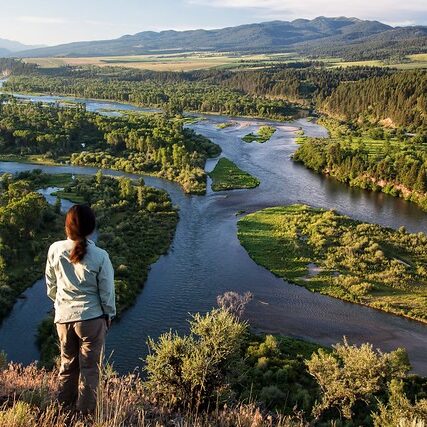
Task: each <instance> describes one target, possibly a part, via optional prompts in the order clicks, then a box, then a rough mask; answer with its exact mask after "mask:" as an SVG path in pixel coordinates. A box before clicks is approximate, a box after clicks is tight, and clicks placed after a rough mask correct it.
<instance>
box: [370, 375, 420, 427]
mask: <svg viewBox="0 0 427 427" xmlns="http://www.w3.org/2000/svg"><path fill="white" fill-rule="evenodd" d="M372 419H373V422H374V426H375V427H394V426H399V427H410V426H411V427H424V426H425V425H426V424H425V420H427V399H421V400H419V401H417V402H416V403H415V404H414V405H412V404H411V402H410V401H409V400H408V398H407V397H406V396H405V393H404V392H403V382H402V381H397V380H392V381H391V382H390V385H389V400H388V404H387V405H384V404H383V403H380V405H379V412H378V413H376V414H372Z"/></svg>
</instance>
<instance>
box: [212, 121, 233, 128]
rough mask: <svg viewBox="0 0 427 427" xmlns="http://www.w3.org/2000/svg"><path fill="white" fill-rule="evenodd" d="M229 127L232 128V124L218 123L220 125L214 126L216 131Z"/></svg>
mask: <svg viewBox="0 0 427 427" xmlns="http://www.w3.org/2000/svg"><path fill="white" fill-rule="evenodd" d="M231 126H234V123H233V122H224V123H220V124H218V125H216V127H217V128H218V129H226V128H229V127H231Z"/></svg>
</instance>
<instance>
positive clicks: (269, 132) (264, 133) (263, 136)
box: [242, 126, 276, 144]
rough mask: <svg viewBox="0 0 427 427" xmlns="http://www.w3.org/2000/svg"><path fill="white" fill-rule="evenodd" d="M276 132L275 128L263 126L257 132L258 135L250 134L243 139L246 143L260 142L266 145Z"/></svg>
mask: <svg viewBox="0 0 427 427" xmlns="http://www.w3.org/2000/svg"><path fill="white" fill-rule="evenodd" d="M274 132H276V129H275V128H274V127H273V126H261V127H260V128H259V130H258V132H257V134H254V133H249V134H247V135H245V136H244V137H243V138H242V139H243V141H245V142H254V141H255V142H259V143H261V144H262V143H264V142H267V141H268V140H269V139H270V138H271V137H272V136H273V134H274Z"/></svg>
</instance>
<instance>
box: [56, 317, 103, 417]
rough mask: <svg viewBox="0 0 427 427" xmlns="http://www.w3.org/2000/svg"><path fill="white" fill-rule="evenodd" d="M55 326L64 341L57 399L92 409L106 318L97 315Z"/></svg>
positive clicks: (64, 402) (85, 411) (94, 404)
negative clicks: (93, 317) (96, 316)
mask: <svg viewBox="0 0 427 427" xmlns="http://www.w3.org/2000/svg"><path fill="white" fill-rule="evenodd" d="M56 329H57V331H58V336H59V341H60V344H61V367H60V370H59V393H58V400H59V401H60V402H61V403H62V404H64V405H65V406H68V407H74V405H75V406H76V409H77V410H78V411H81V412H83V413H88V412H93V411H94V410H95V408H96V391H97V387H98V382H99V367H100V364H101V357H102V353H103V348H104V342H105V334H106V332H107V322H106V320H105V319H104V318H98V319H92V320H83V321H81V322H70V323H57V324H56Z"/></svg>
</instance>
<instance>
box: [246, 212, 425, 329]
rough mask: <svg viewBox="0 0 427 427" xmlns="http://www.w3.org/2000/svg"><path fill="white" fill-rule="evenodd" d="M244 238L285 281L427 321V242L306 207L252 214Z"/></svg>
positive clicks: (250, 249) (255, 255)
mask: <svg viewBox="0 0 427 427" xmlns="http://www.w3.org/2000/svg"><path fill="white" fill-rule="evenodd" d="M238 227H239V232H238V233H239V239H240V241H241V243H242V245H243V246H244V247H245V248H246V250H247V251H248V252H249V254H250V256H251V257H252V258H253V259H254V260H255V261H256V262H257V263H258V264H261V265H263V266H264V267H266V268H268V269H269V270H270V271H272V272H273V273H274V274H276V275H277V276H279V277H283V278H284V279H286V280H289V281H292V282H294V283H296V284H298V285H301V286H304V287H306V288H308V289H310V290H311V291H314V292H320V293H323V294H326V295H330V296H333V297H336V298H339V299H343V300H346V301H351V302H354V303H358V304H364V305H368V306H370V307H374V308H378V309H381V310H384V311H387V312H390V313H394V314H398V315H402V316H406V317H410V318H413V319H416V320H420V321H423V322H427V304H426V302H427V269H426V267H425V266H426V263H427V237H426V235H424V234H423V233H418V234H410V233H407V232H406V231H405V230H404V229H403V228H402V229H399V230H397V231H396V230H392V229H389V228H384V227H381V226H379V225H375V224H368V223H363V222H359V221H355V220H352V219H350V218H348V217H346V216H342V215H339V214H337V213H335V212H333V211H325V210H321V209H314V208H310V207H307V206H304V205H293V206H287V207H276V208H268V209H264V210H261V211H259V212H256V213H253V214H250V215H247V216H246V217H244V218H242V219H241V220H240V221H239V223H238Z"/></svg>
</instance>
